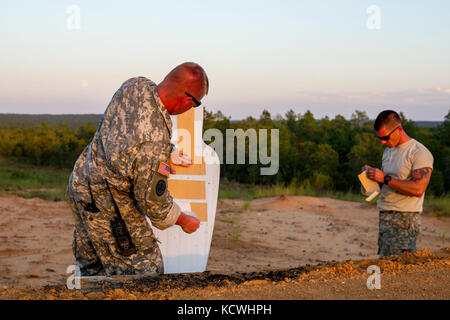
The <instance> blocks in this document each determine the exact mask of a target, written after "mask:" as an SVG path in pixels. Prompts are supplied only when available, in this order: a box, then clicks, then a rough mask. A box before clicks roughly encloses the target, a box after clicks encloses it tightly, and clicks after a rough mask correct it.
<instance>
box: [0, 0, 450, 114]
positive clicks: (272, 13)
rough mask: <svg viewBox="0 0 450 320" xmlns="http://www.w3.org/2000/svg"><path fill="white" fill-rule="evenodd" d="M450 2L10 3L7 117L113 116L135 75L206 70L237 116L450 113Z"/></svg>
mask: <svg viewBox="0 0 450 320" xmlns="http://www.w3.org/2000/svg"><path fill="white" fill-rule="evenodd" d="M449 14H450V1H448V0H441V1H438V0H429V1H412V0H409V1H406V0H396V1H392V0H391V1H381V0H370V1H365V0H340V1H336V0H323V1H312V0H311V1H300V0H292V1H291V0H280V1H273V0H272V1H264V0H258V1H253V0H240V1H234V0H227V1H221V0H215V1H211V0H210V1H206V0H195V1H192V0H191V1H185V0H178V1H174V0H166V1H135V0H129V1H100V0H98V1H81V0H79V1H77V0H70V1H63V0H54V1H46V0H40V1H20V0H15V1H5V0H2V1H1V10H0V43H1V50H0V113H32V114H40V113H50V114H73V113H103V112H104V111H105V109H106V107H107V105H108V103H109V101H110V100H111V98H112V96H113V95H114V92H115V91H116V90H117V89H118V88H119V87H120V86H121V84H122V83H123V82H124V81H126V80H127V79H129V78H131V77H135V76H145V77H147V78H149V79H151V80H153V81H154V82H156V83H159V82H160V81H161V80H162V79H163V78H164V76H165V75H166V74H167V73H168V72H169V71H170V70H172V69H173V68H174V67H175V66H177V65H179V64H180V63H183V62H186V61H192V62H196V63H198V64H200V65H201V66H202V67H203V68H204V69H205V70H206V72H207V74H208V77H209V81H210V90H209V94H208V96H207V97H205V98H204V99H203V103H204V105H205V106H206V108H207V110H210V111H214V112H215V111H218V110H220V111H222V113H223V114H225V115H227V116H230V117H231V118H232V119H233V120H238V119H243V118H245V117H248V116H253V117H256V118H258V117H259V116H260V115H261V112H262V111H263V110H264V109H266V110H268V111H269V112H270V113H271V114H272V115H276V114H281V115H284V114H285V113H286V112H287V111H288V110H290V109H292V110H294V111H295V112H296V113H300V114H302V113H304V112H306V111H307V110H310V111H311V112H312V113H313V114H314V116H315V117H316V118H322V117H324V116H328V117H330V118H333V117H334V116H335V115H337V114H341V115H343V116H345V117H346V118H350V116H351V114H352V113H353V112H354V111H355V110H361V111H365V112H367V114H368V116H369V117H370V118H372V119H373V118H375V117H376V115H377V114H378V113H379V112H380V111H382V110H385V109H393V110H396V111H401V112H403V113H404V114H405V115H406V117H407V118H410V119H413V120H430V121H442V120H443V119H444V117H445V115H446V114H447V113H448V112H449V110H450V19H449Z"/></svg>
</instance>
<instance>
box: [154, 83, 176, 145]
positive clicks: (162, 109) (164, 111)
mask: <svg viewBox="0 0 450 320" xmlns="http://www.w3.org/2000/svg"><path fill="white" fill-rule="evenodd" d="M157 89H158V86H156V85H155V86H153V96H154V97H155V102H156V104H157V105H158V109H159V111H160V112H161V114H162V115H163V118H164V121H165V122H166V125H167V129H169V134H170V137H171V138H172V119H170V114H169V112H168V111H167V109H166V107H164V104H163V103H162V101H161V99H160V98H159V94H158V90H157Z"/></svg>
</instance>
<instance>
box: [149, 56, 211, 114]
mask: <svg viewBox="0 0 450 320" xmlns="http://www.w3.org/2000/svg"><path fill="white" fill-rule="evenodd" d="M208 91H209V80H208V76H207V75H206V72H205V70H203V68H202V67H201V66H200V65H198V64H196V63H193V62H185V63H182V64H180V65H179V66H177V67H175V68H174V69H173V70H172V71H170V72H169V73H168V74H167V76H166V77H165V78H164V80H163V81H162V82H161V83H160V84H159V85H158V94H159V96H160V98H161V101H162V102H163V104H164V106H165V107H166V109H167V110H168V111H169V113H170V114H180V113H183V112H185V111H187V110H189V109H190V108H191V107H193V106H194V104H193V102H192V98H190V97H189V96H187V95H186V92H188V93H189V94H190V95H192V96H194V97H195V98H196V99H197V100H199V101H200V100H201V99H202V98H203V97H204V96H205V95H207V94H208Z"/></svg>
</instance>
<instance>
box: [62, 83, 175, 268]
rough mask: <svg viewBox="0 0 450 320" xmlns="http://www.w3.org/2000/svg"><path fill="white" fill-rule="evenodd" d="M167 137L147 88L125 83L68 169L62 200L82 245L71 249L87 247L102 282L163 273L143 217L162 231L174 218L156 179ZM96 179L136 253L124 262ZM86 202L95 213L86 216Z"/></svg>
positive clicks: (166, 121) (160, 110)
mask: <svg viewBox="0 0 450 320" xmlns="http://www.w3.org/2000/svg"><path fill="white" fill-rule="evenodd" d="M171 130H172V122H171V119H170V115H169V113H168V111H167V110H166V108H165V107H164V105H163V104H162V102H161V100H160V98H159V95H158V92H157V87H156V85H155V83H153V82H152V81H150V80H148V79H146V78H144V77H137V78H132V79H129V80H127V81H126V82H124V83H123V85H122V86H121V87H120V89H119V90H118V91H117V92H116V93H115V94H114V96H113V98H112V100H111V102H110V104H109V105H108V108H107V109H106V111H105V113H104V115H103V118H102V121H101V123H100V125H99V128H98V130H97V132H96V133H95V136H94V138H93V140H92V142H91V143H90V144H89V145H88V146H87V147H86V149H85V150H84V151H83V153H82V154H81V155H80V156H79V158H78V160H77V161H76V163H75V166H74V169H73V172H72V175H71V177H70V181H69V186H68V191H69V198H70V200H71V204H72V211H74V215H75V220H76V230H75V231H76V233H77V232H78V237H79V238H83V234H84V235H86V238H88V239H87V241H86V239H85V240H83V239H81V240H80V239H78V247H82V246H86V243H89V245H92V246H93V249H94V250H93V252H95V255H96V256H97V257H98V258H100V260H101V263H102V264H103V268H104V270H105V273H106V274H107V275H108V274H127V273H129V274H135V273H148V272H162V271H163V265H162V258H161V253H160V251H159V247H158V244H157V240H156V239H155V237H154V235H153V232H152V230H151V228H150V226H149V224H148V223H147V221H146V219H145V216H147V217H149V218H150V220H151V222H152V224H153V226H155V227H157V228H158V229H161V230H163V229H165V228H167V227H170V226H172V225H174V224H175V222H176V221H177V219H178V217H179V215H180V208H179V207H178V205H176V204H175V203H174V202H173V199H172V197H171V196H170V194H169V192H168V190H167V176H165V175H163V174H160V173H159V172H158V171H159V170H158V168H159V165H160V162H165V163H167V161H168V158H169V156H170V151H171V143H170V139H171ZM104 179H106V180H107V182H108V184H109V187H110V188H109V190H111V193H112V195H113V197H114V200H115V202H116V203H117V206H118V208H119V209H120V214H121V216H122V219H123V221H124V222H125V224H126V227H127V229H128V232H129V234H130V237H131V240H132V242H133V244H134V246H135V248H136V252H135V253H133V254H131V255H129V256H123V255H121V254H120V250H118V248H119V247H118V245H117V240H116V238H115V237H114V234H113V233H112V231H111V220H113V219H114V217H116V211H115V208H114V204H113V201H112V199H111V194H110V192H109V190H108V188H107V185H106V183H105V180H104ZM157 185H158V188H157ZM91 195H92V196H91ZM92 198H93V200H92ZM92 201H93V202H94V204H95V206H96V208H98V212H91V211H92V210H89V209H87V210H86V207H88V206H89V204H90V203H92ZM88 208H89V207H88ZM94 211H97V210H94ZM75 237H76V235H75ZM76 241H77V239H74V246H75V242H76ZM83 243H84V244H83ZM84 249H86V248H78V249H77V250H80V251H82V250H84ZM74 251H75V248H74ZM75 256H77V254H75Z"/></svg>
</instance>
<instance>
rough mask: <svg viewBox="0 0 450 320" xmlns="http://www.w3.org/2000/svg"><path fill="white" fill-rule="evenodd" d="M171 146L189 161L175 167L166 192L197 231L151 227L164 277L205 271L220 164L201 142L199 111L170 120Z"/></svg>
mask: <svg viewBox="0 0 450 320" xmlns="http://www.w3.org/2000/svg"><path fill="white" fill-rule="evenodd" d="M171 118H172V123H173V132H172V143H174V144H175V146H176V147H177V148H178V149H179V150H183V153H184V154H186V155H189V156H190V158H191V159H192V163H193V164H192V165H191V166H189V167H181V166H176V167H175V169H176V174H171V175H170V177H169V181H168V182H169V191H170V194H171V195H172V197H173V198H174V201H175V202H176V203H177V204H178V205H179V206H180V207H181V210H182V211H190V212H194V213H195V214H196V215H197V217H198V218H199V219H200V227H199V229H198V230H197V231H196V232H194V233H191V234H187V233H185V232H183V230H182V229H181V227H180V226H177V225H175V226H172V227H170V228H167V229H166V230H159V229H157V228H155V227H153V226H152V225H151V223H150V220H149V219H148V218H147V221H148V222H149V224H150V225H151V226H152V228H153V232H154V233H155V236H156V238H157V239H158V240H159V248H160V250H161V253H162V256H163V261H164V273H189V272H203V271H205V270H206V264H207V262H208V256H209V249H210V247H211V239H212V234H213V230H214V221H215V216H216V208H217V197H218V194H219V179H220V161H219V157H218V156H217V153H216V152H215V151H214V149H212V148H211V147H209V146H208V145H206V144H205V143H204V142H203V139H202V132H203V107H202V106H200V107H198V108H192V109H191V110H189V111H188V112H185V113H183V114H180V115H177V116H172V117H171Z"/></svg>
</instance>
